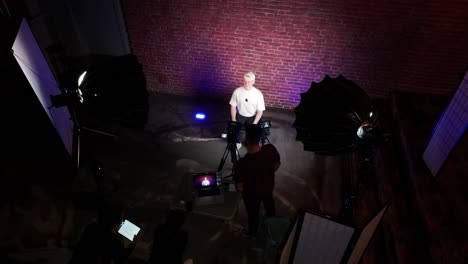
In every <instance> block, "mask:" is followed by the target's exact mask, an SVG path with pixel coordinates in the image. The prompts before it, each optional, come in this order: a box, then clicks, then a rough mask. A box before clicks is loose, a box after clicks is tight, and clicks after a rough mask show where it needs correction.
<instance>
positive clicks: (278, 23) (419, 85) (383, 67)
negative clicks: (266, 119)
mask: <svg viewBox="0 0 468 264" xmlns="http://www.w3.org/2000/svg"><path fill="white" fill-rule="evenodd" d="M339 2H340V3H339ZM369 2H372V3H369ZM407 2H411V3H407ZM438 2H440V3H435V1H423V0H418V1H405V0H399V1H397V0H387V1H367V0H355V1H350V0H343V1H324V0H322V1H321V0H314V1H311V0H295V1H242V0H238V1H220V0H218V1H216V0H213V1H201V0H173V1H169V0H167V1H165V0H159V1H157V0H141V1H132V0H123V1H122V3H123V10H124V15H125V20H126V23H127V29H128V33H129V38H130V42H131V45H132V48H133V51H134V53H135V54H136V55H137V56H138V58H139V59H140V61H141V62H142V64H143V65H144V70H145V73H146V77H147V80H148V89H149V90H150V91H157V92H163V93H173V94H181V95H213V96H223V97H225V98H228V97H229V96H230V94H231V92H232V91H233V89H234V88H236V87H238V86H240V85H241V81H242V75H243V74H244V73H245V72H246V71H250V70H252V71H255V72H256V73H257V84H256V86H257V87H258V88H259V89H260V90H262V91H263V93H264V95H265V100H266V103H267V106H270V107H279V108H294V107H295V106H296V105H297V103H298V101H299V99H300V95H299V94H300V93H301V92H304V91H306V90H307V89H308V88H309V87H310V84H311V82H312V81H320V80H321V79H323V77H324V76H325V74H328V75H330V76H332V77H336V76H337V75H338V74H342V75H344V76H345V77H347V78H348V79H351V80H353V81H355V82H356V83H357V84H358V85H360V86H361V87H362V88H363V89H365V90H366V91H367V92H368V93H369V95H371V96H373V97H381V96H387V95H388V94H389V93H390V92H391V91H392V89H398V90H407V91H416V92H429V93H440V94H451V93H452V92H453V91H454V89H455V88H456V87H457V86H458V84H459V82H460V81H461V78H462V76H463V74H464V72H465V70H466V66H467V62H468V34H467V33H468V32H467V29H468V9H467V8H468V4H467V3H466V1H464V0H447V1H438Z"/></svg>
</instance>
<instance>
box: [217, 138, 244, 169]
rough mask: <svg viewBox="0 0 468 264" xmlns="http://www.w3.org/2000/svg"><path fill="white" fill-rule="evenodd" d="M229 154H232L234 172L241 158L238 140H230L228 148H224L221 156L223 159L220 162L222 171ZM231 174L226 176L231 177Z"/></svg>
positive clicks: (219, 167)
mask: <svg viewBox="0 0 468 264" xmlns="http://www.w3.org/2000/svg"><path fill="white" fill-rule="evenodd" d="M229 154H231V162H232V170H233V172H234V167H235V165H236V163H237V160H238V159H239V158H240V154H239V151H238V150H237V145H236V142H228V144H227V146H226V149H224V153H223V156H222V157H221V161H220V162H219V166H218V172H220V171H221V170H222V169H223V167H224V163H226V159H227V157H228V156H229ZM232 174H233V173H232ZM232 174H231V175H232ZM231 175H229V176H226V177H225V178H228V177H231Z"/></svg>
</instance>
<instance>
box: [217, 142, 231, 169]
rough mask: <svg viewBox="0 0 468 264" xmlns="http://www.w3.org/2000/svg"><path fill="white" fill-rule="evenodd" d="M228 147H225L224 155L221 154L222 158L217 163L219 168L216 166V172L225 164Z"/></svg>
mask: <svg viewBox="0 0 468 264" xmlns="http://www.w3.org/2000/svg"><path fill="white" fill-rule="evenodd" d="M228 147H229V146H227V147H226V149H225V150H224V153H223V156H222V157H221V161H220V162H219V166H218V172H219V171H221V170H222V169H223V167H224V163H226V159H227V156H228V150H229V149H228Z"/></svg>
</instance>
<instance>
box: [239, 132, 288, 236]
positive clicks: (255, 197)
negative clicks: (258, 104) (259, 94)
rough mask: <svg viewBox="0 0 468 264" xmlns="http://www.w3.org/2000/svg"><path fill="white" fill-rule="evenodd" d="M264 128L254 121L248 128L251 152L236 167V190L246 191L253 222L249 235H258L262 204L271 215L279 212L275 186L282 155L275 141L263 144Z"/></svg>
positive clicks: (245, 199)
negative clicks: (261, 143) (261, 141)
mask: <svg viewBox="0 0 468 264" xmlns="http://www.w3.org/2000/svg"><path fill="white" fill-rule="evenodd" d="M261 136H262V129H261V128H260V127H259V126H258V125H254V124H250V125H248V126H247V128H246V136H245V145H246V148H247V154H246V155H245V156H244V157H242V158H241V159H239V161H238V162H237V164H236V165H235V167H234V181H235V183H236V189H237V191H239V192H242V198H243V200H244V204H245V208H246V209H247V216H248V222H249V235H250V236H256V234H257V228H258V224H259V216H258V214H259V210H260V203H263V208H264V209H265V213H266V216H267V217H271V216H274V215H275V202H274V200H273V188H274V187H275V171H276V170H277V169H278V168H279V166H280V155H279V153H278V150H277V149H276V148H275V146H273V145H272V144H268V145H265V146H263V147H262V146H261V145H260V139H261Z"/></svg>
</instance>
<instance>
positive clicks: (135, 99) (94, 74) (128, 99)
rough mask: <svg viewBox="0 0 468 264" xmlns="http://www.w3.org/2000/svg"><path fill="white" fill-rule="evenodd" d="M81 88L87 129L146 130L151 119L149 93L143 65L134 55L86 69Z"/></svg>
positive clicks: (82, 106)
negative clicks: (96, 126) (121, 127)
mask: <svg viewBox="0 0 468 264" xmlns="http://www.w3.org/2000/svg"><path fill="white" fill-rule="evenodd" d="M84 70H86V75H85V77H84V79H83V81H82V83H81V85H80V89H81V91H82V93H83V98H84V101H83V104H80V109H79V114H80V120H81V122H82V124H83V125H86V124H94V123H99V124H102V123H116V124H120V125H124V126H128V127H132V128H139V129H142V128H143V127H144V125H145V124H146V122H147V118H148V92H147V89H146V79H145V75H144V73H143V68H142V65H141V64H140V63H139V62H138V60H137V58H136V56H135V55H133V54H128V55H124V56H119V57H112V58H108V59H106V60H104V61H101V62H100V63H96V64H93V65H91V66H90V67H88V68H86V69H84Z"/></svg>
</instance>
